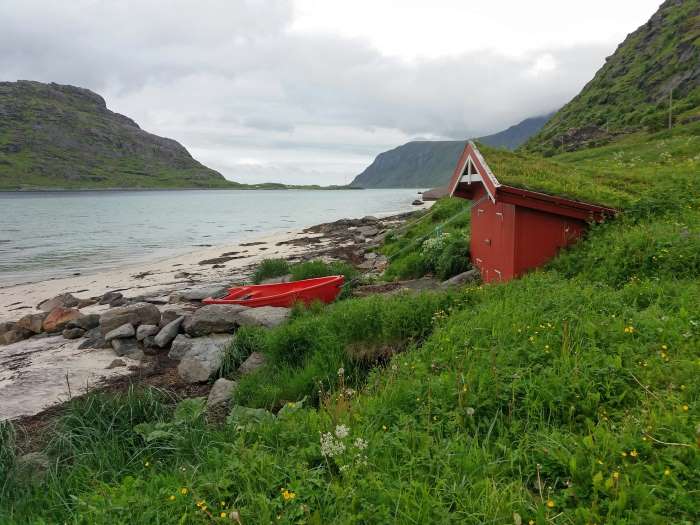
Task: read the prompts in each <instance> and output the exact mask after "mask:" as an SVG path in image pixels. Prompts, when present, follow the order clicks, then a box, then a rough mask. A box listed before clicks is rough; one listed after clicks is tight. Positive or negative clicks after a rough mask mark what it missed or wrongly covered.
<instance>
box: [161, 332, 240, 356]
mask: <svg viewBox="0 0 700 525" xmlns="http://www.w3.org/2000/svg"><path fill="white" fill-rule="evenodd" d="M233 337H234V336H233V335H231V334H212V335H209V336H205V337H190V336H188V335H185V334H178V336H177V337H176V338H175V339H173V343H172V345H171V346H170V352H168V357H169V358H170V359H174V360H176V361H177V360H180V359H182V358H183V357H185V355H187V354H188V353H189V352H190V350H192V352H193V353H195V354H197V353H199V352H200V351H201V348H203V347H207V346H211V345H223V346H227V345H228V344H229V343H230V342H231V341H233Z"/></svg>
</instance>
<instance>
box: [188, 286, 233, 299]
mask: <svg viewBox="0 0 700 525" xmlns="http://www.w3.org/2000/svg"><path fill="white" fill-rule="evenodd" d="M228 288H229V287H228V286H222V285H215V286H203V287H201V288H194V289H192V290H186V291H184V292H180V295H181V296H182V298H183V299H185V300H186V301H201V300H202V299H206V298H207V297H219V296H223V295H226V293H227V292H228Z"/></svg>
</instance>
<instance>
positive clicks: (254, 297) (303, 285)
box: [202, 275, 345, 308]
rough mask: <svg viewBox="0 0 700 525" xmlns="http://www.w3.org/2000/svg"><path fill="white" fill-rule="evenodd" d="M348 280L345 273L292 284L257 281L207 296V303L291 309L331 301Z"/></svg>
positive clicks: (205, 300) (204, 301)
mask: <svg viewBox="0 0 700 525" xmlns="http://www.w3.org/2000/svg"><path fill="white" fill-rule="evenodd" d="M344 282H345V277H343V276H342V275H332V276H330V277H317V278H315V279H304V280H303V281H292V282H289V283H275V284H254V285H250V286H240V287H238V288H231V289H230V290H229V291H228V294H227V295H226V296H225V297H219V298H214V297H208V298H207V299H204V300H203V301H202V302H203V303H204V304H240V305H242V306H250V307H252V308H256V307H258V306H284V307H286V308H289V307H290V306H292V305H293V304H294V303H296V302H298V301H302V302H304V303H306V304H310V303H312V302H314V301H321V302H324V303H331V302H333V301H334V300H335V298H336V297H338V294H339V293H340V289H341V288H342V286H343V283H344Z"/></svg>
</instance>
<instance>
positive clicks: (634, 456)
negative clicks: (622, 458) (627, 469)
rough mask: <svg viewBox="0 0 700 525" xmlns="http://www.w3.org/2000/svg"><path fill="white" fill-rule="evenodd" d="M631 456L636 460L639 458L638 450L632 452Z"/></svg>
mask: <svg viewBox="0 0 700 525" xmlns="http://www.w3.org/2000/svg"><path fill="white" fill-rule="evenodd" d="M630 456H632V457H633V458H636V457H637V456H638V453H637V449H636V448H635V449H634V450H632V451H631V452H630Z"/></svg>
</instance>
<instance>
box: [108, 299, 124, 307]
mask: <svg viewBox="0 0 700 525" xmlns="http://www.w3.org/2000/svg"><path fill="white" fill-rule="evenodd" d="M127 304H129V300H128V299H127V298H126V297H119V298H117V299H113V300H111V301H110V302H109V307H110V308H118V307H119V306H126V305H127Z"/></svg>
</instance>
